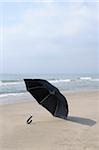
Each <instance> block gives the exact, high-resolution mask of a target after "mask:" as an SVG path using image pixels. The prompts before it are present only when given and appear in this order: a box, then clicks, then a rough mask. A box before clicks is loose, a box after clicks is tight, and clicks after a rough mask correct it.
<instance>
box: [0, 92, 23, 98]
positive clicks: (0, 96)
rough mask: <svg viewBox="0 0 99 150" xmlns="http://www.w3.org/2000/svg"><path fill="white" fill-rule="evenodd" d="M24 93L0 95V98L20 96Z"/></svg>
mask: <svg viewBox="0 0 99 150" xmlns="http://www.w3.org/2000/svg"><path fill="white" fill-rule="evenodd" d="M22 94H24V93H7V94H0V98H2V97H8V96H20V95H22Z"/></svg>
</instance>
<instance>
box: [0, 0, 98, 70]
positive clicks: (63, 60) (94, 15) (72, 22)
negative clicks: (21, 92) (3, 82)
mask: <svg viewBox="0 0 99 150" xmlns="http://www.w3.org/2000/svg"><path fill="white" fill-rule="evenodd" d="M0 7H1V9H0V10H1V15H0V18H1V21H0V27H1V30H0V35H1V39H0V40H1V42H0V43H1V50H0V51H1V63H0V67H1V69H0V72H1V73H99V45H98V44H99V41H98V36H99V29H98V26H99V12H98V7H99V3H95V2H92V1H90V2H89V1H87V2H84V1H83V0H80V1H79V2H77V1H76V2H73V1H72V2H70V1H69V2H66V1H65V2H62V1H61V0H60V1H58V2H56V1H55V0H49V1H48V2H46V1H43V0H42V1H38V2H37V1H36V2H30V3H29V2H27V3H26V2H17V3H15V2H14V3H12V2H8V3H7V2H5V3H4V2H3V3H0Z"/></svg>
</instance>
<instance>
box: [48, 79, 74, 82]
mask: <svg viewBox="0 0 99 150" xmlns="http://www.w3.org/2000/svg"><path fill="white" fill-rule="evenodd" d="M70 81H71V80H70V79H63V80H62V79H60V80H49V82H50V83H59V82H70Z"/></svg>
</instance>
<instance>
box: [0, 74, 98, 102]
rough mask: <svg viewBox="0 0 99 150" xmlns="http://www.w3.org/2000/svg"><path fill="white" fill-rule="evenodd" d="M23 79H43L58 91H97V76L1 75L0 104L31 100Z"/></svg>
mask: <svg viewBox="0 0 99 150" xmlns="http://www.w3.org/2000/svg"><path fill="white" fill-rule="evenodd" d="M24 78H30V79H45V80H48V81H49V82H50V83H51V84H53V85H54V86H56V87H57V88H58V89H59V90H60V91H68V92H69V91H86V90H87V91H88V90H99V75H92V74H86V75H81V74H80V75H67V74H21V75H20V74H18V75H17V74H15V75H13V74H2V75H0V103H12V102H15V101H20V99H21V100H22V99H24V100H27V99H28V100H32V97H31V96H30V94H29V93H28V92H27V91H26V87H25V83H24V80H23V79H24Z"/></svg>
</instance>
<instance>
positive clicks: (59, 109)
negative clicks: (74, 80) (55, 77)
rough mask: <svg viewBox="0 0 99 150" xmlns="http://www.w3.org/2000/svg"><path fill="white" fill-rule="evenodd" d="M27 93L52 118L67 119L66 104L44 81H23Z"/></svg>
mask: <svg viewBox="0 0 99 150" xmlns="http://www.w3.org/2000/svg"><path fill="white" fill-rule="evenodd" d="M24 81H25V84H26V88H27V91H29V92H30V93H31V95H32V96H33V97H34V98H35V99H36V101H37V102H38V103H39V104H40V105H42V106H43V107H44V108H46V109H47V110H48V111H49V112H50V113H51V114H52V115H53V116H56V117H59V118H64V119H66V118H67V115H68V104H67V100H66V98H65V97H64V96H63V95H62V94H61V93H60V91H59V90H58V89H57V88H56V87H54V86H53V85H52V84H50V83H49V82H48V81H46V80H42V79H24Z"/></svg>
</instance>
